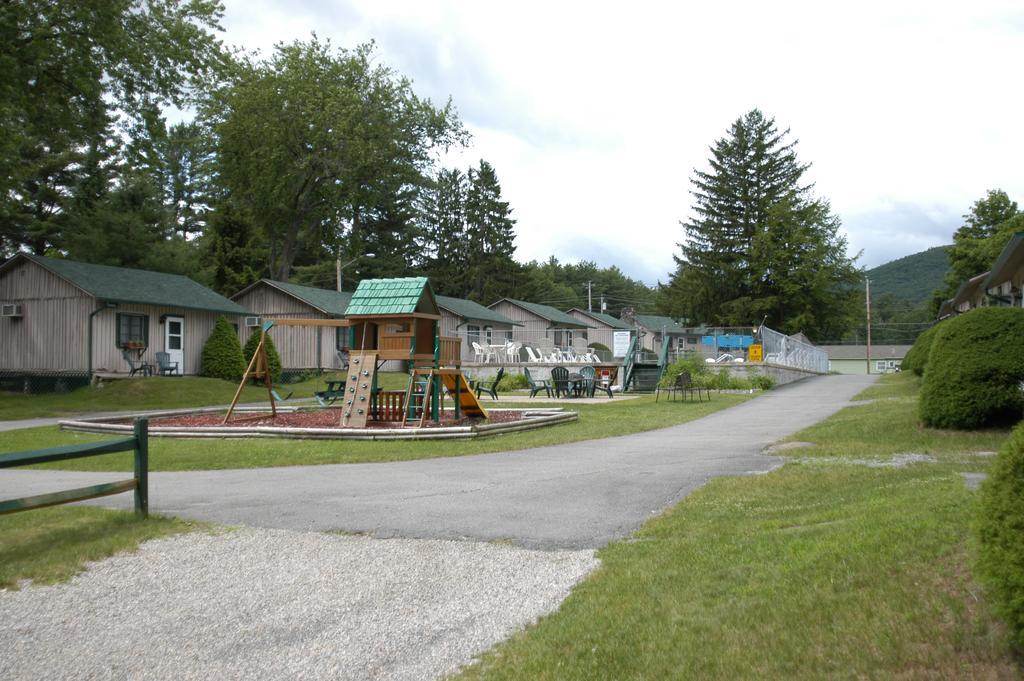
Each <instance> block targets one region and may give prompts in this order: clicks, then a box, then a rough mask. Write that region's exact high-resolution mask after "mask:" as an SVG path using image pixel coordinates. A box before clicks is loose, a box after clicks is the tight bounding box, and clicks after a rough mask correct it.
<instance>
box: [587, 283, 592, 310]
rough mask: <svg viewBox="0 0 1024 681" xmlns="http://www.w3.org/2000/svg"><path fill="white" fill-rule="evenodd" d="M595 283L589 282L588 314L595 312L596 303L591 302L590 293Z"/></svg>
mask: <svg viewBox="0 0 1024 681" xmlns="http://www.w3.org/2000/svg"><path fill="white" fill-rule="evenodd" d="M593 283H594V282H592V281H588V282H587V312H593V311H594V301H593V300H591V295H590V291H591V287H592V285H593Z"/></svg>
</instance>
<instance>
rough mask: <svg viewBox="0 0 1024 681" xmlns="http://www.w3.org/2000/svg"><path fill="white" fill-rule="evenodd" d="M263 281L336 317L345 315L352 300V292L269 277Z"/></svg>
mask: <svg viewBox="0 0 1024 681" xmlns="http://www.w3.org/2000/svg"><path fill="white" fill-rule="evenodd" d="M263 281H264V282H266V283H267V284H268V285H270V286H273V287H274V288H277V289H280V290H282V291H284V292H285V293H287V294H289V295H292V296H295V297H296V298H298V299H299V300H301V301H302V302H304V303H306V304H308V305H311V306H313V307H315V308H316V309H318V310H322V311H323V312H325V313H327V314H329V315H334V316H337V317H344V316H345V310H346V309H347V308H348V305H349V303H350V302H351V301H352V294H351V293H345V292H344V291H332V290H330V289H326V288H314V287H312V286H302V285H301V284H292V283H289V282H284V281H273V280H271V279H264V280H263Z"/></svg>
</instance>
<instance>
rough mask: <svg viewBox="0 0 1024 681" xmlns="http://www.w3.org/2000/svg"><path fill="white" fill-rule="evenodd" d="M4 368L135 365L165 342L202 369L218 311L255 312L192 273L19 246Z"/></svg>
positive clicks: (75, 373) (84, 374)
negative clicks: (90, 259)
mask: <svg viewBox="0 0 1024 681" xmlns="http://www.w3.org/2000/svg"><path fill="white" fill-rule="evenodd" d="M0 313H2V316H0V339H2V341H0V375H4V376H7V377H11V376H24V377H30V376H66V377H68V378H76V377H77V378H80V379H85V380H88V379H90V378H92V377H93V375H95V374H99V373H108V374H115V375H116V374H124V375H127V374H128V373H129V370H130V366H129V364H128V363H127V362H126V360H125V358H124V356H123V355H122V350H127V351H129V352H130V355H131V356H132V357H133V358H136V359H137V360H140V361H142V362H144V363H146V364H149V365H155V364H156V353H157V352H167V353H168V354H169V355H170V358H171V361H172V362H176V363H177V366H178V369H177V371H178V373H180V374H186V375H191V374H198V373H199V371H200V368H201V367H200V358H201V356H202V350H203V345H204V344H205V343H206V339H207V338H208V337H209V335H210V332H211V331H212V330H213V325H214V323H215V322H216V321H217V318H218V317H220V316H224V317H226V318H227V320H228V321H229V322H230V323H232V324H236V325H238V324H240V323H241V322H242V321H243V319H244V317H245V316H247V315H250V314H251V313H250V312H249V311H248V310H246V309H245V308H243V307H242V306H240V305H238V304H237V303H234V302H232V301H230V300H228V299H227V298H225V297H223V296H221V295H219V294H217V293H215V292H214V291H212V290H210V289H208V288H206V287H205V286H203V285H201V284H198V283H196V282H194V281H192V280H191V279H189V278H188V277H184V276H181V275H177V274H164V273H161V272H148V271H145V270H135V269H127V268H124V267H110V266H107V265H93V264H89V263H82V262H75V261H72V260H64V259H59V258H47V257H43V256H38V255H29V254H27V253H19V254H17V255H15V256H14V257H13V258H11V259H9V260H7V261H6V262H4V263H3V264H2V265H0Z"/></svg>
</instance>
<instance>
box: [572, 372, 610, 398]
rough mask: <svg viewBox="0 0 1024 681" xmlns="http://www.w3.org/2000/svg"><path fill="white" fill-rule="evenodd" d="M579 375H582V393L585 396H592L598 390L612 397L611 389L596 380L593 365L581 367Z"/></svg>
mask: <svg viewBox="0 0 1024 681" xmlns="http://www.w3.org/2000/svg"><path fill="white" fill-rule="evenodd" d="M580 376H582V377H583V394H584V395H586V396H587V397H593V396H594V393H595V392H597V391H598V390H600V391H602V392H605V393H608V397H609V398H611V397H612V389H611V388H610V387H608V386H607V385H605V384H604V383H601V382H599V381H598V380H597V370H595V369H594V367H591V366H585V367H582V368H581V369H580Z"/></svg>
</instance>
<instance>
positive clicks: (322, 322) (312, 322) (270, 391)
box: [221, 319, 351, 426]
mask: <svg viewBox="0 0 1024 681" xmlns="http://www.w3.org/2000/svg"><path fill="white" fill-rule="evenodd" d="M274 326H303V327H316V326H333V327H338V328H343V327H347V326H351V324H350V323H349V321H348V320H347V319H268V320H266V321H264V322H263V323H262V324H261V325H260V342H259V345H257V346H256V351H255V352H254V353H252V359H251V360H249V366H247V367H246V369H245V372H244V373H243V374H242V380H241V381H240V382H239V383H238V390H236V391H235V396H234V398H232V400H231V406H230V407H228V413H227V414H225V415H224V420H223V421H221V425H222V426H223V425H227V423H228V421H230V420H231V415H232V414H233V413H234V411H235V407H236V406H238V398H239V397H241V396H242V389H243V388H245V384H246V383H247V382H249V380H250V379H263V384H264V385H266V387H267V397H268V399H269V400H270V412H271V417H272V418H273V417H275V416H277V397H276V396H275V394H274V379H273V376H271V375H270V362H269V361H268V359H267V346H266V341H267V332H268V331H270V329H272V328H273V327H274ZM263 418H266V417H265V416H262V415H259V416H244V417H242V418H236V419H235V422H240V421H257V420H259V419H263Z"/></svg>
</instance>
